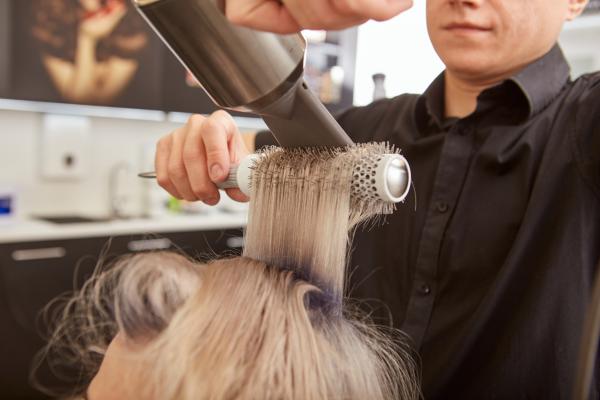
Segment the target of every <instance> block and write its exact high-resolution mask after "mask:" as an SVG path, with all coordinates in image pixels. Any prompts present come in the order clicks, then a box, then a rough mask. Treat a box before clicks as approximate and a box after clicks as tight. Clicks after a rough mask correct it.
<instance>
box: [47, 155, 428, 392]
mask: <svg viewBox="0 0 600 400" xmlns="http://www.w3.org/2000/svg"><path fill="white" fill-rule="evenodd" d="M376 149H377V151H381V148H376ZM354 151H355V152H358V153H360V152H364V151H365V149H364V148H359V149H355V150H354ZM355 155H356V154H355ZM267 156H268V157H266V158H267V159H268V160H269V162H266V163H263V164H262V165H259V166H258V167H257V169H256V171H255V173H254V175H253V185H254V187H253V190H254V192H253V198H252V201H251V205H250V221H249V226H248V230H247V234H246V247H245V250H244V254H245V256H244V257H235V258H229V259H220V260H214V261H211V262H208V263H199V262H195V261H192V260H189V259H188V258H186V257H184V256H181V255H178V254H175V253H149V254H140V255H133V256H128V257H125V258H123V259H121V260H120V261H119V262H117V263H116V264H115V265H114V266H113V267H111V268H108V269H106V270H104V271H102V270H99V271H97V273H96V274H95V276H94V278H93V279H92V280H90V281H88V282H87V283H86V284H85V286H84V288H83V290H82V291H80V292H79V293H78V295H77V296H76V297H75V298H72V299H71V300H70V301H69V303H68V305H67V306H66V307H65V309H64V314H63V318H62V319H61V321H62V322H61V324H60V325H59V327H58V329H57V330H56V331H55V336H54V338H53V340H52V341H51V346H50V347H49V350H50V351H51V353H50V354H49V357H48V358H49V359H50V360H60V361H68V363H67V364H69V365H70V368H71V371H72V367H73V366H76V367H78V368H79V371H78V372H79V373H80V374H82V375H83V377H84V379H83V380H84V381H85V380H86V379H85V378H86V377H87V382H89V381H90V380H91V379H92V377H94V376H95V377H94V378H93V380H92V383H91V385H90V390H89V395H90V398H91V399H92V400H96V399H100V398H105V397H107V396H110V398H111V399H115V400H118V399H120V398H123V399H126V398H140V399H160V400H163V399H194V400H196V399H232V400H233V399H239V400H254V399H256V400H311V399H314V400H325V399H344V400H352V399H357V400H358V399H375V400H376V399H381V400H387V399H414V398H417V397H418V395H419V390H418V384H417V378H416V368H415V367H414V364H413V361H412V359H411V357H410V356H409V355H408V354H407V352H406V351H405V350H406V347H405V346H404V345H403V343H402V338H401V336H400V335H399V333H398V332H394V331H393V330H392V329H387V330H383V329H382V328H378V327H375V326H374V325H372V324H371V323H370V322H369V321H368V318H366V316H364V314H361V313H360V312H359V311H358V310H357V309H354V308H352V307H351V306H350V305H349V302H348V300H347V299H345V297H344V295H343V292H344V290H343V287H344V279H343V277H344V271H345V263H346V261H345V251H346V245H347V239H348V230H349V228H350V227H351V226H353V225H354V224H355V223H356V222H357V221H358V220H361V219H364V218H366V217H368V216H370V215H372V214H373V212H375V211H380V208H378V207H369V206H368V204H365V203H364V202H359V203H360V204H359V203H353V202H354V200H350V195H349V190H350V185H349V182H347V181H348V180H349V179H351V175H352V168H349V172H343V171H345V169H348V168H346V167H347V166H348V165H347V164H348V163H349V162H350V161H351V160H352V157H353V156H352V153H351V152H345V153H343V154H341V153H335V152H334V153H331V152H328V153H326V154H325V155H324V154H318V155H316V153H313V154H306V153H302V152H300V153H292V154H289V153H285V154H284V153H283V152H280V151H273V152H271V153H269V154H267ZM324 164H327V166H328V167H329V168H323V166H324ZM277 171H278V172H277ZM318 171H325V172H321V175H319V173H318ZM326 171H329V172H326ZM276 172H277V173H279V172H282V173H285V176H286V177H287V178H288V182H296V183H295V184H292V183H288V184H286V185H285V187H283V185H274V186H273V185H270V184H267V178H266V177H267V176H269V177H270V178H269V182H270V179H271V178H272V177H273V174H274V173H276ZM298 174H300V175H298ZM302 174H309V175H310V176H311V180H310V184H309V185H308V186H309V189H310V190H307V184H306V182H307V180H303V179H297V178H302V176H303V175H302ZM348 174H349V176H346V175H348ZM334 175H335V179H332V177H333V176H334ZM321 178H322V179H321ZM338 185H339V187H338ZM282 205H284V206H285V207H282ZM286 213H287V214H286ZM284 215H287V216H286V217H285V221H284V220H283V218H284V217H283V216H284ZM250 257H252V258H250ZM258 260H261V261H258ZM115 336H116V339H115ZM113 339H114V340H113ZM111 341H112V343H111ZM109 344H110V345H109ZM56 355H58V357H56ZM54 366H55V367H57V365H54ZM120 382H121V383H122V384H119V383H120ZM126 382H127V383H126Z"/></svg>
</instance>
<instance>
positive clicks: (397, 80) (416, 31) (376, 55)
mask: <svg viewBox="0 0 600 400" xmlns="http://www.w3.org/2000/svg"><path fill="white" fill-rule="evenodd" d="M357 47H358V48H357V63H356V79H355V92H354V103H355V104H358V105H364V104H368V103H370V102H371V100H372V98H373V81H372V79H371V76H372V75H373V74H374V73H378V72H382V73H384V74H385V75H386V90H387V96H388V97H393V96H396V95H398V94H402V93H422V92H423V91H424V90H425V89H426V88H427V86H429V83H431V81H432V80H433V79H434V78H435V77H436V76H437V75H438V74H439V73H440V72H441V71H442V70H443V69H444V66H443V64H442V62H441V60H440V59H439V57H438V56H437V54H436V53H435V51H434V50H433V46H432V45H431V42H430V41H429V36H428V35H427V26H426V21H425V1H415V2H414V6H413V8H412V9H410V10H408V11H406V12H404V13H402V14H400V15H399V16H397V17H395V18H393V19H391V20H389V21H386V22H373V21H370V22H367V23H366V24H364V25H362V26H361V27H360V28H359V30H358V46H357Z"/></svg>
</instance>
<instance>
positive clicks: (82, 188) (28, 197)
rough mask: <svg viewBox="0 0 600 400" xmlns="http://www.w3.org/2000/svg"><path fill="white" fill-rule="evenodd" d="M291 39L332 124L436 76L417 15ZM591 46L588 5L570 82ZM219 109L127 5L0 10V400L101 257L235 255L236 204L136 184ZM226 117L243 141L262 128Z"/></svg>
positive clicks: (23, 392)
mask: <svg viewBox="0 0 600 400" xmlns="http://www.w3.org/2000/svg"><path fill="white" fill-rule="evenodd" d="M303 34H304V36H305V37H306V39H307V41H308V51H307V58H306V68H305V71H306V79H307V82H308V83H309V85H310V87H311V89H312V90H314V91H315V92H316V93H317V94H318V96H319V97H320V99H321V100H322V101H323V103H324V104H325V105H326V106H327V107H328V108H329V109H330V110H331V111H332V112H333V113H337V112H339V111H341V110H344V109H345V108H347V107H350V106H352V105H365V104H368V103H370V102H371V101H373V100H374V99H378V98H382V97H393V96H395V95H398V94H401V93H406V92H412V93H420V92H422V91H423V90H425V89H426V88H427V86H428V85H429V83H430V82H431V81H432V80H433V79H434V78H435V77H436V76H437V75H438V74H439V73H440V72H441V71H442V70H443V65H442V63H441V61H440V60H439V59H438V57H437V56H436V54H435V52H434V50H433V48H432V46H431V44H430V42H429V40H428V37H427V30H426V26H425V1H417V2H415V7H414V8H413V9H411V10H410V11H408V12H406V13H404V14H402V15H401V16H399V17H397V18H394V19H392V20H390V21H388V22H384V23H375V22H369V23H366V24H364V25H362V26H360V27H359V28H355V29H349V30H344V31H339V32H323V31H306V32H303ZM598 37H600V1H599V0H592V1H591V2H590V4H589V6H588V8H587V10H586V12H585V14H584V15H583V16H582V17H581V18H579V19H577V20H575V21H573V22H570V23H568V24H567V25H566V27H565V29H564V32H563V33H562V35H561V38H560V42H561V45H562V47H563V50H564V52H565V54H566V56H567V58H568V60H569V63H570V64H571V68H572V76H573V78H575V77H577V76H579V75H581V74H583V73H586V72H590V71H595V70H599V69H600V46H599V45H598ZM215 109H216V108H215V107H214V106H213V105H212V102H211V101H210V99H209V98H208V97H207V96H206V95H205V94H204V93H203V91H202V89H201V88H199V87H198V85H197V83H196V82H195V80H194V78H193V77H191V76H190V75H189V74H188V73H187V72H186V70H185V69H184V68H183V67H181V65H180V64H179V63H178V61H177V60H176V59H175V58H174V57H173V56H172V55H171V54H170V52H168V51H167V49H166V48H165V47H164V46H163V45H162V43H161V42H160V41H159V40H157V38H155V35H154V34H153V33H152V32H151V31H150V30H149V29H148V28H147V27H146V25H145V23H144V22H143V21H142V20H141V18H140V17H139V16H138V15H137V14H136V12H135V10H133V9H132V7H131V5H130V4H129V2H126V1H124V0H0V354H2V355H3V359H4V361H2V362H0V399H4V398H7V399H16V398H44V397H43V396H42V395H41V394H40V393H38V392H37V391H35V390H34V389H32V388H31V387H30V385H29V384H28V383H27V371H28V370H29V367H30V365H31V360H32V356H33V354H34V353H35V351H37V350H38V349H39V348H40V346H41V344H42V336H43V334H44V332H45V331H46V330H47V327H46V326H45V325H44V324H41V325H40V323H39V320H38V319H37V315H38V314H39V311H40V309H41V308H42V307H43V305H44V304H45V303H47V302H48V300H50V299H51V298H53V297H55V296H56V295H57V294H59V293H62V292H64V291H67V290H69V289H72V288H73V286H74V283H75V286H77V285H79V284H80V283H81V281H82V280H83V279H85V277H87V276H89V273H90V271H91V270H92V268H93V267H94V265H95V263H96V260H97V258H98V256H99V254H100V252H101V251H104V254H105V256H106V259H110V258H111V256H114V255H117V254H121V253H124V252H132V251H133V252H135V251H148V250H156V249H169V248H179V249H182V250H183V251H185V252H187V253H188V254H190V255H192V256H198V257H200V256H201V255H202V254H207V253H208V254H228V253H235V252H239V250H240V248H241V246H242V243H243V239H242V228H243V226H244V225H245V221H246V214H245V211H246V206H245V205H244V204H238V203H234V202H232V201H228V199H226V198H224V199H223V201H222V202H221V203H220V204H219V205H218V206H216V207H208V206H203V205H202V204H189V203H185V202H180V201H177V200H175V199H171V198H169V196H167V195H166V193H164V192H163V191H162V190H160V189H159V188H158V186H157V185H156V184H155V182H153V181H144V180H141V179H139V178H137V173H138V172H141V171H147V170H152V169H153V160H154V148H155V144H156V141H157V140H158V138H160V137H161V136H162V135H164V134H166V133H168V132H170V131H172V130H174V129H176V128H177V127H179V126H180V125H181V124H182V123H184V122H185V121H186V119H187V118H188V117H189V115H190V113H203V114H208V113H211V112H212V111H214V110H215ZM235 118H236V120H237V122H238V125H239V127H240V129H241V130H242V131H243V132H254V131H257V130H261V129H264V127H265V126H264V124H263V122H262V121H261V120H260V119H258V118H254V117H252V116H250V115H243V114H239V113H238V114H235ZM224 197H226V196H224ZM74 274H75V276H76V279H75V280H74V278H73V276H74ZM43 374H45V373H43Z"/></svg>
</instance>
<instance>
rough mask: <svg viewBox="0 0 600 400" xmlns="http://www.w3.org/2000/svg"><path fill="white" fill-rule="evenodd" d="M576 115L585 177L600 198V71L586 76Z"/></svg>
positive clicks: (582, 168) (579, 149)
mask: <svg viewBox="0 0 600 400" xmlns="http://www.w3.org/2000/svg"><path fill="white" fill-rule="evenodd" d="M582 79H585V80H587V82H586V89H585V90H584V92H583V94H582V96H581V97H580V102H579V107H577V115H576V120H575V121H576V122H575V124H576V128H575V129H576V131H575V132H576V134H577V141H578V143H577V149H578V153H579V157H578V158H579V164H580V167H581V171H582V174H583V176H584V179H585V180H586V181H588V183H589V184H590V185H591V187H592V188H593V190H594V191H595V192H596V194H597V195H598V198H600V72H597V73H595V74H590V75H586V76H584V77H583V78H582Z"/></svg>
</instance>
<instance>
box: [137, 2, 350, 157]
mask: <svg viewBox="0 0 600 400" xmlns="http://www.w3.org/2000/svg"><path fill="white" fill-rule="evenodd" d="M134 3H135V5H136V7H137V9H138V10H139V11H140V13H141V14H142V16H143V17H144V18H145V19H146V21H147V22H148V23H149V24H150V25H151V26H152V27H153V28H154V30H155V31H156V32H157V33H158V35H159V36H160V37H161V38H162V40H163V41H164V42H165V43H166V44H167V46H168V47H169V48H170V49H171V51H173V53H174V54H175V55H176V56H177V58H179V60H180V61H181V62H182V63H183V65H184V66H185V67H186V68H187V69H188V70H189V71H190V72H191V73H192V74H193V75H194V77H195V78H196V80H197V81H198V82H199V83H200V84H201V85H202V87H203V88H204V90H205V91H206V93H207V94H208V95H209V96H210V97H211V98H212V100H213V101H214V102H215V104H217V105H218V106H219V107H222V108H225V109H229V110H237V111H245V112H251V113H254V114H258V115H260V116H262V117H263V119H264V121H265V123H266V124H267V126H268V127H269V129H270V130H271V131H272V133H273V135H274V136H275V138H276V139H277V141H278V142H279V144H280V145H281V146H283V147H305V146H344V145H348V144H352V141H351V140H350V138H349V137H348V135H347V134H346V133H345V132H344V130H343V129H342V128H341V127H340V126H339V124H338V123H337V121H336V120H335V119H334V118H333V117H332V116H331V114H330V113H329V112H328V111H327V109H326V108H325V107H324V106H323V104H322V103H321V102H320V100H319V99H318V98H317V97H316V96H315V95H314V94H313V93H312V92H311V91H310V90H309V89H308V87H307V85H306V82H305V81H304V78H303V73H304V54H305V50H306V41H305V40H304V38H303V37H302V35H300V34H292V35H278V34H273V33H268V32H261V31H256V30H252V29H248V28H244V27H239V26H236V25H233V24H232V23H230V22H229V20H228V19H227V18H226V17H225V13H224V9H223V1H222V0H134Z"/></svg>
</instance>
